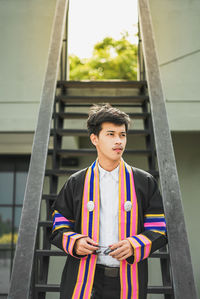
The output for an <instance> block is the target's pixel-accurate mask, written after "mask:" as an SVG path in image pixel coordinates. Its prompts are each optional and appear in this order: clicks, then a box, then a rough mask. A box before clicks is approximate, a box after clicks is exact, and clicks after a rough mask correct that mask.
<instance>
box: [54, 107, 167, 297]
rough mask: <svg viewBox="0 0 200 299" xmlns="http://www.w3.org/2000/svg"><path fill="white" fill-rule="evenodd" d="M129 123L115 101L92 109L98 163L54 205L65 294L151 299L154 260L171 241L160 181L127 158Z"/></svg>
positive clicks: (77, 175) (71, 180) (74, 181)
mask: <svg viewBox="0 0 200 299" xmlns="http://www.w3.org/2000/svg"><path fill="white" fill-rule="evenodd" d="M129 121H130V120H129V117H128V115H127V114H126V113H124V112H121V111H120V110H118V109H116V108H113V107H111V106H110V105H109V104H106V105H103V106H93V107H92V108H91V110H90V114H89V118H88V120H87V126H88V130H89V134H90V140H91V142H92V143H93V145H94V146H95V147H96V150H97V156H98V157H97V160H96V161H95V162H94V163H93V164H92V165H91V166H90V167H88V168H86V169H83V170H81V171H79V172H77V173H75V174H73V175H72V176H71V177H70V178H69V180H68V181H67V182H66V183H65V185H64V186H63V188H62V189H61V191H60V193H59V195H58V198H57V200H56V202H55V204H54V210H55V211H54V213H53V217H54V218H53V233H52V238H51V240H52V243H53V244H54V245H56V246H57V247H59V248H61V249H62V250H64V251H65V252H66V253H67V254H68V257H67V261H66V264H65V267H64V270H63V274H62V281H61V297H60V298H61V299H71V298H73V299H79V298H84V299H89V298H95V299H100V298H102V299H118V298H123V299H129V298H132V299H145V298H146V293H147V279H148V270H147V257H148V256H149V255H150V254H151V253H152V252H154V251H155V250H157V249H158V248H161V247H163V246H164V245H165V244H166V225H165V218H164V214H163V207H162V199H161V196H160V193H159V190H158V187H157V183H156V181H155V179H154V178H153V177H152V176H151V175H150V174H149V173H147V172H144V171H142V170H140V169H137V168H134V167H131V166H129V165H128V164H127V163H126V162H125V161H124V160H123V159H122V154H123V152H124V150H125V147H126V141H127V131H128V126H129Z"/></svg>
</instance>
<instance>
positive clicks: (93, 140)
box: [90, 133, 98, 146]
mask: <svg viewBox="0 0 200 299" xmlns="http://www.w3.org/2000/svg"><path fill="white" fill-rule="evenodd" d="M90 140H91V142H92V144H93V145H94V146H96V145H97V142H98V137H97V135H95V134H94V133H92V134H91V135H90Z"/></svg>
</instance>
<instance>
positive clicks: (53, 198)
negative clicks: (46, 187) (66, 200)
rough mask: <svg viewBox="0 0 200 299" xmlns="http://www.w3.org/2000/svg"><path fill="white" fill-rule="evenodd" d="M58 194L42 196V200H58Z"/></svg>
mask: <svg viewBox="0 0 200 299" xmlns="http://www.w3.org/2000/svg"><path fill="white" fill-rule="evenodd" d="M57 196H58V195H57V194H43V195H42V199H44V200H47V201H48V200H56V198H57Z"/></svg>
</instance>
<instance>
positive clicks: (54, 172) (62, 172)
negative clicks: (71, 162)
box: [45, 169, 80, 176]
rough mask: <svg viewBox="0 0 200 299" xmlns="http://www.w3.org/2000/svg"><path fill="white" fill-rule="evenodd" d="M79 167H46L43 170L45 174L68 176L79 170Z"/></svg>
mask: <svg viewBox="0 0 200 299" xmlns="http://www.w3.org/2000/svg"><path fill="white" fill-rule="evenodd" d="M79 170H80V169H46V171H45V175H46V176H51V175H55V176H63V175H66V176H69V175H72V174H74V173H75V172H77V171H79Z"/></svg>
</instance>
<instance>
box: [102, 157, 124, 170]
mask: <svg viewBox="0 0 200 299" xmlns="http://www.w3.org/2000/svg"><path fill="white" fill-rule="evenodd" d="M120 161H121V159H119V160H116V161H109V160H105V159H104V160H103V159H101V158H99V157H98V162H99V165H100V166H101V167H102V168H103V169H105V170H106V171H112V170H113V169H115V168H117V166H118V165H119V163H120Z"/></svg>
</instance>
